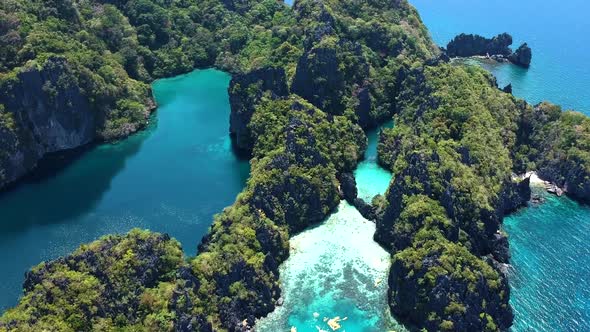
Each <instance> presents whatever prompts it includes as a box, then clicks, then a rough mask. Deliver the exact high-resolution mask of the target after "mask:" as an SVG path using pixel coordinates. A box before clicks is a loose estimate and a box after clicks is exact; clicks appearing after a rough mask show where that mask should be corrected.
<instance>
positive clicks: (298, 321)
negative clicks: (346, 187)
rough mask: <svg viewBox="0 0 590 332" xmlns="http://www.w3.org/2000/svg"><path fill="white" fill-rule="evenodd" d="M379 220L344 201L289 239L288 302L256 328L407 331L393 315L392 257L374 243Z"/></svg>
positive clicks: (284, 281) (284, 278)
mask: <svg viewBox="0 0 590 332" xmlns="http://www.w3.org/2000/svg"><path fill="white" fill-rule="evenodd" d="M374 233H375V224H374V223H373V222H371V221H368V220H366V219H364V218H363V217H362V216H361V215H360V213H359V212H358V211H357V210H356V209H355V208H354V207H353V206H351V205H349V204H348V203H346V202H342V203H340V206H339V207H338V210H337V211H336V212H335V213H334V214H332V215H331V216H330V217H329V218H328V219H327V220H326V221H324V222H323V223H322V224H320V225H318V226H316V227H313V228H310V229H308V230H306V231H304V232H302V233H300V234H298V235H296V236H294V237H292V238H291V241H290V246H291V248H290V254H291V255H290V257H289V259H288V260H287V261H286V262H285V263H284V264H283V265H282V266H281V270H280V272H281V287H282V290H283V296H284V304H283V305H282V306H280V307H278V308H277V309H276V310H275V311H274V312H272V313H271V314H270V315H269V316H268V317H266V318H264V319H261V320H260V321H259V322H258V323H257V325H256V326H257V331H260V332H277V331H289V330H290V328H291V327H295V328H296V329H297V332H318V331H319V330H322V331H332V329H331V328H330V327H329V326H328V322H327V320H329V319H333V318H335V317H340V318H341V319H343V320H342V321H340V324H341V326H342V331H349V332H350V331H354V332H373V331H374V332H377V331H390V330H395V331H405V329H404V328H403V327H401V326H400V325H399V324H397V323H396V322H395V321H394V320H393V318H391V315H390V314H389V307H388V305H387V275H388V273H389V266H390V255H389V254H388V253H387V252H386V251H385V250H384V249H383V248H381V247H380V246H379V245H378V244H377V243H375V242H374V241H373V234H374Z"/></svg>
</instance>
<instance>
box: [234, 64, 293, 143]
mask: <svg viewBox="0 0 590 332" xmlns="http://www.w3.org/2000/svg"><path fill="white" fill-rule="evenodd" d="M265 94H266V95H267V96H268V97H270V98H279V97H284V96H286V95H287V94H288V88H287V78H286V76H285V70H284V69H283V68H270V67H269V68H262V69H257V70H254V71H251V72H248V73H243V74H236V75H234V76H233V77H232V80H231V82H230V85H229V103H230V106H231V114H230V118H229V123H230V126H229V131H230V134H231V136H232V138H233V139H234V142H235V145H236V147H237V148H238V149H239V150H241V151H242V152H244V153H250V152H251V151H252V148H253V147H254V138H253V137H252V133H251V131H250V129H249V128H248V125H249V123H250V120H251V119H252V115H253V114H254V110H255V108H256V105H257V104H258V102H260V99H261V98H262V96H264V95H265Z"/></svg>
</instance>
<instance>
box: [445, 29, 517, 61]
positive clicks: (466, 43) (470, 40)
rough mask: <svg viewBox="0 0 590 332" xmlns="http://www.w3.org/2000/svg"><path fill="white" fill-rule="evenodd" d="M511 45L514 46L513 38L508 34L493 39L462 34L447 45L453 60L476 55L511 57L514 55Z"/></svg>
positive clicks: (448, 52)
mask: <svg viewBox="0 0 590 332" xmlns="http://www.w3.org/2000/svg"><path fill="white" fill-rule="evenodd" d="M510 45H512V36H511V35H509V34H507V33H502V34H499V35H497V36H495V37H493V38H485V37H482V36H479V35H468V34H464V33H462V34H460V35H458V36H456V37H455V38H453V40H451V41H450V42H449V43H448V44H447V54H448V55H449V56H450V57H452V58H454V57H469V56H474V55H481V56H485V55H503V56H509V55H510V54H512V50H511V49H510Z"/></svg>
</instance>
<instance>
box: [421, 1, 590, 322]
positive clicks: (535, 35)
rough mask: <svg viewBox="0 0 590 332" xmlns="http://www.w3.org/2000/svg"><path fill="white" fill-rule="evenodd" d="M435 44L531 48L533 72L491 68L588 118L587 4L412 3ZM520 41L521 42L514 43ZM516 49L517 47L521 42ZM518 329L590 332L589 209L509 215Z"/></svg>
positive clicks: (518, 90) (557, 204)
mask: <svg viewBox="0 0 590 332" xmlns="http://www.w3.org/2000/svg"><path fill="white" fill-rule="evenodd" d="M411 3H412V4H414V5H415V6H416V7H417V8H418V10H419V12H420V14H421V16H422V18H423V20H424V21H425V23H426V25H427V26H428V28H429V29H430V31H431V33H432V35H433V37H434V40H435V41H436V42H437V43H438V44H440V45H445V44H446V43H447V42H448V41H449V40H450V39H451V38H452V37H453V36H454V35H456V34H458V33H461V32H469V33H479V34H483V35H487V36H492V35H495V34H497V33H500V32H504V31H506V32H509V33H511V34H512V35H513V36H514V37H515V39H516V41H517V42H520V41H527V42H528V43H529V45H530V46H531V47H532V48H533V64H532V66H531V68H530V69H529V70H525V69H522V68H519V67H516V66H514V65H510V64H507V65H488V64H485V65H484V67H485V68H487V69H488V70H491V71H492V73H494V74H495V75H496V76H497V77H498V81H499V83H500V85H505V84H507V83H512V85H513V89H514V94H515V95H516V96H518V97H521V98H525V99H527V100H528V101H529V102H533V103H536V102H539V101H541V100H550V101H552V102H555V103H559V104H561V105H563V106H564V107H566V108H574V109H576V110H578V111H581V112H584V113H586V114H588V115H590V43H589V42H588V36H590V20H588V13H589V12H590V2H588V1H585V0H562V1H559V2H555V1H533V0H520V1H511V0H497V1H484V0H446V1H431V0H412V1H411ZM515 44H517V43H515ZM516 46H518V44H517V45H516ZM504 227H505V229H506V231H507V232H508V234H509V239H510V248H511V253H512V265H513V269H512V272H511V275H510V279H509V281H510V285H511V288H512V295H511V304H512V306H513V308H514V310H515V315H516V316H515V321H514V326H513V328H512V330H513V331H519V332H520V331H527V332H528V331H590V283H589V282H590V245H589V243H590V208H588V207H587V206H581V205H579V204H577V203H575V202H573V201H572V200H570V199H567V198H565V197H562V198H557V197H552V196H550V197H548V200H547V203H545V204H543V205H540V206H537V207H531V208H527V209H524V210H522V211H521V212H519V213H517V214H515V215H513V216H510V217H508V218H507V219H506V220H505V222H504Z"/></svg>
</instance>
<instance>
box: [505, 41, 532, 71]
mask: <svg viewBox="0 0 590 332" xmlns="http://www.w3.org/2000/svg"><path fill="white" fill-rule="evenodd" d="M532 58H533V51H532V50H531V48H530V47H529V46H528V45H527V43H524V44H522V45H520V46H519V47H518V48H517V49H516V51H514V53H512V54H510V55H509V56H508V60H510V62H512V63H514V64H515V65H519V66H521V67H525V68H528V67H529V66H530V65H531V59H532Z"/></svg>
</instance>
